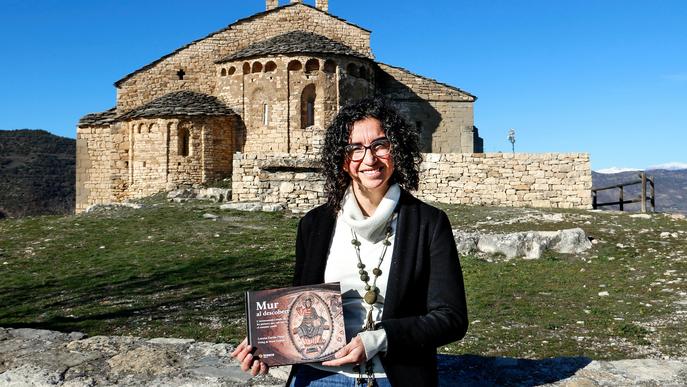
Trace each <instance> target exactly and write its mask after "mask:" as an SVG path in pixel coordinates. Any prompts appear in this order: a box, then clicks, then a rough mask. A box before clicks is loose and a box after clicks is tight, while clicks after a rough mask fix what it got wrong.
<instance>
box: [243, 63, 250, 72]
mask: <svg viewBox="0 0 687 387" xmlns="http://www.w3.org/2000/svg"><path fill="white" fill-rule="evenodd" d="M243 73H244V74H249V73H250V63H248V62H246V63H244V64H243Z"/></svg>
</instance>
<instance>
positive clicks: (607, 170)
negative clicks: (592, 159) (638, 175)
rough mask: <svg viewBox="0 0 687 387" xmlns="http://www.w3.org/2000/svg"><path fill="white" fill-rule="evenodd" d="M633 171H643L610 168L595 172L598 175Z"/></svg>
mask: <svg viewBox="0 0 687 387" xmlns="http://www.w3.org/2000/svg"><path fill="white" fill-rule="evenodd" d="M632 171H641V169H639V168H622V167H610V168H604V169H599V170H598V171H594V172H596V173H620V172H632Z"/></svg>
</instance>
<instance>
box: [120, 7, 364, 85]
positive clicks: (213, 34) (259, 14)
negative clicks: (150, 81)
mask: <svg viewBox="0 0 687 387" xmlns="http://www.w3.org/2000/svg"><path fill="white" fill-rule="evenodd" d="M298 5H300V6H304V7H308V8H311V9H314V10H316V11H319V12H322V13H324V14H325V15H327V16H330V17H333V18H335V19H337V20H340V21H343V22H344V23H346V24H349V25H351V26H353V27H356V28H360V29H361V30H363V31H366V32H370V33H371V32H372V31H370V30H368V29H365V28H363V27H361V26H359V25H357V24H354V23H351V22H349V21H348V20H346V19H343V18H340V17H338V16H335V15H332V14H331V13H329V12H325V11H323V10H321V9H319V8H316V7H313V6H312V5H309V4H304V3H291V4H286V5H282V6H280V7H276V8H272V9H268V10H265V11H262V12H258V13H254V14H252V15H250V16H246V17H244V18H241V19H238V20H236V21H235V22H233V23H231V24H229V25H227V26H226V27H224V28H221V29H219V30H217V31H214V32H211V33H209V34H207V35H205V36H203V37H202V38H198V39H196V40H193V41H191V42H189V43H187V44H185V45H183V46H181V47H179V48H177V49H176V50H174V51H172V52H170V53H168V54H165V55H163V56H161V57H159V58H158V59H156V60H154V61H152V62H150V63H148V64H147V65H145V66H143V67H140V68H138V69H136V70H134V71H132V72H130V73H128V74H126V75H125V76H123V77H122V78H121V79H119V80H118V81H116V82H115V83H114V86H115V87H117V88H119V86H121V85H122V83H124V82H126V81H128V80H129V79H131V77H133V76H134V75H136V74H138V73H139V72H141V71H145V70H148V69H150V68H152V67H154V66H155V65H156V64H158V63H160V62H162V61H163V60H165V59H167V58H169V57H171V56H173V55H175V54H177V53H179V52H180V51H182V50H184V49H186V48H188V47H191V46H192V45H194V44H196V43H198V42H201V41H203V40H205V39H208V38H211V37H213V36H215V35H217V34H220V33H222V32H224V31H228V30H230V29H231V28H232V27H233V26H235V25H238V24H240V23H245V22H248V21H251V20H253V19H255V18H258V17H260V16H264V15H267V14H270V13H273V12H278V11H280V10H282V9H286V8H289V7H294V6H298Z"/></svg>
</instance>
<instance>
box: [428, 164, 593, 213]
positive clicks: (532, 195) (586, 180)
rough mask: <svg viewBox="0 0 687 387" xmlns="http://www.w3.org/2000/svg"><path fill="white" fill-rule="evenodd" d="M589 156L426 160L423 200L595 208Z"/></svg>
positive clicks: (516, 205) (513, 205) (515, 205)
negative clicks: (592, 201)
mask: <svg viewBox="0 0 687 387" xmlns="http://www.w3.org/2000/svg"><path fill="white" fill-rule="evenodd" d="M591 188H592V175H591V167H590V162H589V154H587V153H541V154H530V153H516V154H513V153H467V154H460V153H451V154H432V153H428V154H425V155H424V161H423V163H422V165H421V179H420V187H419V189H418V192H417V193H416V194H417V196H418V197H420V198H423V199H424V200H428V201H436V202H441V203H460V204H472V205H495V206H512V207H551V208H591Z"/></svg>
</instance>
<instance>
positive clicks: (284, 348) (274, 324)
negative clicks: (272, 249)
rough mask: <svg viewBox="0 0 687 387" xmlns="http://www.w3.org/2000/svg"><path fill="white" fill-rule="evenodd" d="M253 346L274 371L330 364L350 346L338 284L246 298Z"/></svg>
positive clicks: (249, 294)
mask: <svg viewBox="0 0 687 387" xmlns="http://www.w3.org/2000/svg"><path fill="white" fill-rule="evenodd" d="M246 320H247V323H248V330H247V331H248V343H249V344H250V345H251V346H252V347H254V348H256V350H255V353H254V355H255V356H258V357H259V358H260V359H261V360H262V361H263V362H265V363H266V364H267V365H269V366H279V365H287V364H299V363H314V362H322V361H326V360H331V359H333V358H334V353H335V352H336V351H338V350H339V349H341V348H342V347H343V346H344V345H346V330H345V329H344V318H343V304H342V303H341V287H340V285H339V283H338V282H334V283H328V284H321V285H311V286H296V287H290V288H281V289H267V290H255V291H247V292H246Z"/></svg>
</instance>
